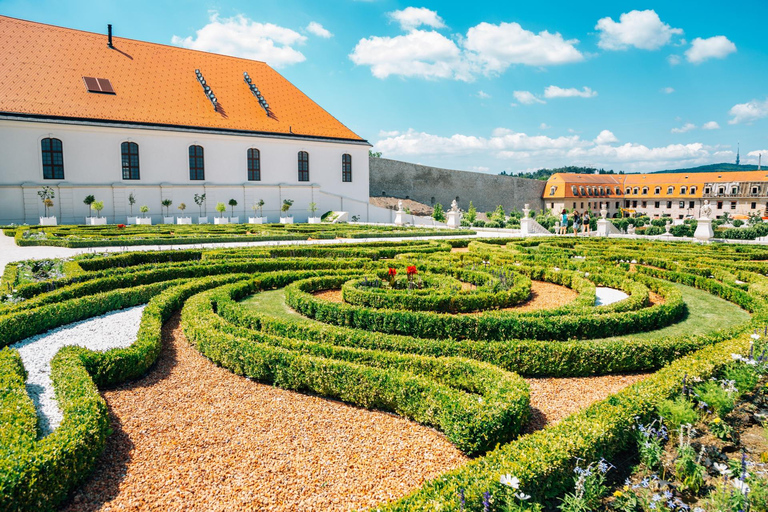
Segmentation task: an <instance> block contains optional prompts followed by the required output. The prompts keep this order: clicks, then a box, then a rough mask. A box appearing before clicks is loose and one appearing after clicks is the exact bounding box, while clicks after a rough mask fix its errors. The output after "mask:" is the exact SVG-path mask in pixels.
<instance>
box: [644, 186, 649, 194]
mask: <svg viewBox="0 0 768 512" xmlns="http://www.w3.org/2000/svg"><path fill="white" fill-rule="evenodd" d="M647 194H648V187H643V195H647Z"/></svg>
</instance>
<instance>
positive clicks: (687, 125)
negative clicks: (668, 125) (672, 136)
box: [670, 123, 696, 133]
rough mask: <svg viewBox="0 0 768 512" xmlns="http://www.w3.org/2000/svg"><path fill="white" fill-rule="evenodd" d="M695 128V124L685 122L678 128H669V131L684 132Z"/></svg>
mask: <svg viewBox="0 0 768 512" xmlns="http://www.w3.org/2000/svg"><path fill="white" fill-rule="evenodd" d="M695 129H696V125H695V124H693V123H685V124H684V125H683V126H681V127H680V128H672V130H670V131H671V132H672V133H686V132H689V131H691V130H695Z"/></svg>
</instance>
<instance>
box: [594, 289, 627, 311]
mask: <svg viewBox="0 0 768 512" xmlns="http://www.w3.org/2000/svg"><path fill="white" fill-rule="evenodd" d="M627 297H629V295H627V294H626V293H624V292H623V291H621V290H617V289H615V288H605V287H604V286H598V287H596V288H595V306H607V305H608V304H613V303H614V302H619V301H620V300H624V299H626V298H627Z"/></svg>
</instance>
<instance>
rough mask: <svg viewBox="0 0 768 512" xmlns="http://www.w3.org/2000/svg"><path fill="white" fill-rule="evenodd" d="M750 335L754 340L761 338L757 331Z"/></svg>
mask: <svg viewBox="0 0 768 512" xmlns="http://www.w3.org/2000/svg"><path fill="white" fill-rule="evenodd" d="M749 337H750V338H752V339H753V340H759V339H760V335H759V334H757V333H753V334H751V335H750V336H749Z"/></svg>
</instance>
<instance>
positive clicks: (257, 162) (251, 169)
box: [248, 148, 261, 181]
mask: <svg viewBox="0 0 768 512" xmlns="http://www.w3.org/2000/svg"><path fill="white" fill-rule="evenodd" d="M248 181H261V152H260V151H259V150H258V149H256V148H250V149H248Z"/></svg>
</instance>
